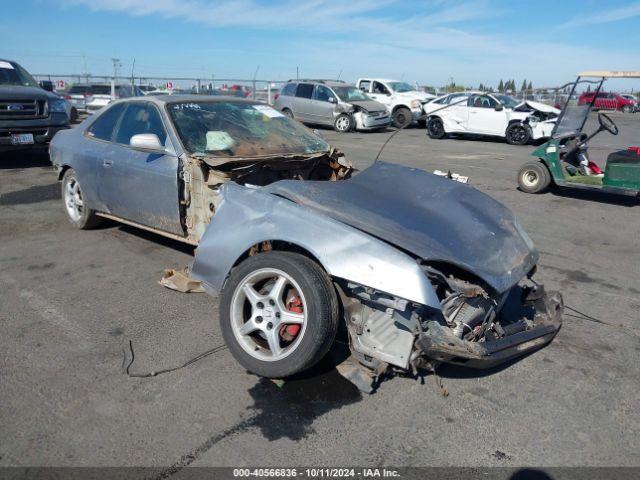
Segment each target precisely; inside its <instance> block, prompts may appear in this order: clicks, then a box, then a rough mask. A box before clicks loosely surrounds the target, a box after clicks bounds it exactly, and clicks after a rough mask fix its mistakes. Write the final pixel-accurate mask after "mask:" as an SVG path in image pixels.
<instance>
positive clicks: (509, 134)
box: [505, 123, 531, 145]
mask: <svg viewBox="0 0 640 480" xmlns="http://www.w3.org/2000/svg"><path fill="white" fill-rule="evenodd" d="M505 138H506V139H507V143H508V144H509V145H526V144H527V143H529V141H530V140H531V132H530V131H529V129H528V128H527V127H526V126H525V125H522V124H520V123H512V124H511V125H509V127H507V131H506V132H505Z"/></svg>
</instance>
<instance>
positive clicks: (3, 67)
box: [0, 60, 39, 87]
mask: <svg viewBox="0 0 640 480" xmlns="http://www.w3.org/2000/svg"><path fill="white" fill-rule="evenodd" d="M0 85H16V86H22V87H39V85H38V82H36V81H35V80H34V79H33V77H32V76H31V75H29V72H27V71H26V70H25V69H24V68H22V67H21V66H20V65H18V64H17V63H14V62H5V61H4V60H0Z"/></svg>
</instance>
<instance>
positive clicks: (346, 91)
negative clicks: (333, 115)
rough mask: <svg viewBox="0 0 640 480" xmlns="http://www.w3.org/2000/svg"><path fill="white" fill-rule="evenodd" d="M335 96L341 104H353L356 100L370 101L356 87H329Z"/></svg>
mask: <svg viewBox="0 0 640 480" xmlns="http://www.w3.org/2000/svg"><path fill="white" fill-rule="evenodd" d="M331 88H332V89H333V91H334V92H335V94H336V95H338V97H339V98H340V100H342V101H343V102H353V101H356V102H357V101H358V100H371V98H369V97H368V96H367V94H366V93H364V92H363V91H362V90H360V89H359V88H356V87H331Z"/></svg>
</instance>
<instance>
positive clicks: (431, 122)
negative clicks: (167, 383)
mask: <svg viewBox="0 0 640 480" xmlns="http://www.w3.org/2000/svg"><path fill="white" fill-rule="evenodd" d="M427 135H429V138H434V139H436V140H439V139H441V138H444V136H445V135H446V132H445V131H444V123H442V119H440V118H438V117H433V118H429V119H428V120H427Z"/></svg>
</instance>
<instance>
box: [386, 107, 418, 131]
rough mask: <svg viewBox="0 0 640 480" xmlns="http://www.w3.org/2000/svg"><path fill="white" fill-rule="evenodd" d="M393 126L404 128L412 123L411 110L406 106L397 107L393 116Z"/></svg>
mask: <svg viewBox="0 0 640 480" xmlns="http://www.w3.org/2000/svg"><path fill="white" fill-rule="evenodd" d="M391 119H392V122H393V126H394V127H396V128H404V127H406V126H408V125H409V124H411V122H412V121H413V117H412V115H411V110H409V109H408V108H406V107H400V108H397V109H396V110H395V111H394V112H393V115H392V117H391Z"/></svg>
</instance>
